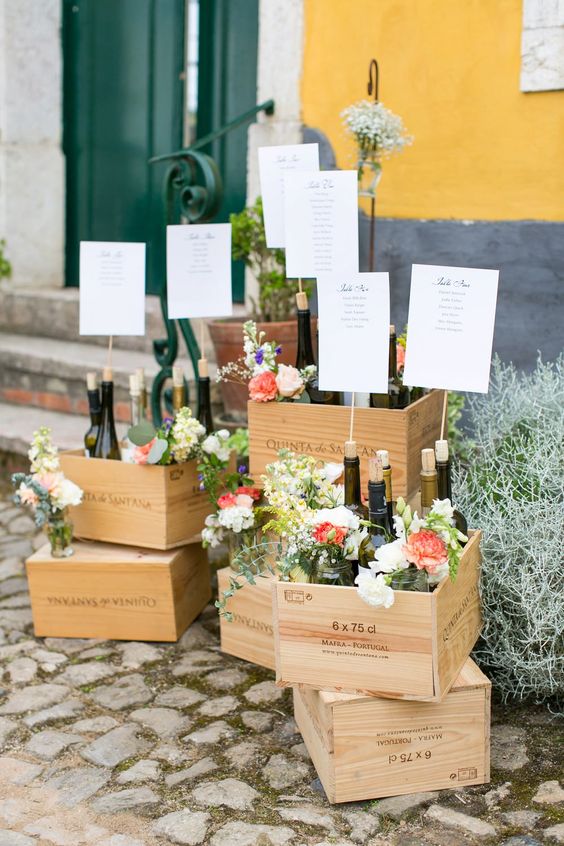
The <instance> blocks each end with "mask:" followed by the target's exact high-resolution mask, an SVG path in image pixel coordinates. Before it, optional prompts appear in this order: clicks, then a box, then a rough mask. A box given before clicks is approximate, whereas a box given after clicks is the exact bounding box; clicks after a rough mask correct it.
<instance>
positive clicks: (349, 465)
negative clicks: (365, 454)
mask: <svg viewBox="0 0 564 846" xmlns="http://www.w3.org/2000/svg"><path fill="white" fill-rule="evenodd" d="M345 505H358V506H362V499H361V497H360V460H359V458H358V456H357V457H356V458H345Z"/></svg>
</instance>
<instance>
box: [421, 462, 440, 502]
mask: <svg viewBox="0 0 564 846" xmlns="http://www.w3.org/2000/svg"><path fill="white" fill-rule="evenodd" d="M420 479H421V516H422V517H426V516H427V514H428V513H429V511H430V510H431V508H432V507H433V500H434V499H438V498H439V491H438V486H437V468H436V467H435V450H434V449H422V450H421V476H420Z"/></svg>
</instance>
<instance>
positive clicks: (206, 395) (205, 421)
mask: <svg viewBox="0 0 564 846" xmlns="http://www.w3.org/2000/svg"><path fill="white" fill-rule="evenodd" d="M198 420H199V421H200V423H201V424H202V426H203V427H204V429H205V430H206V434H207V435H211V433H212V432H213V430H214V425H213V416H212V409H211V396H210V374H209V370H208V360H207V358H201V359H200V360H199V361H198Z"/></svg>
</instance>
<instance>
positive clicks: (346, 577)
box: [314, 559, 354, 587]
mask: <svg viewBox="0 0 564 846" xmlns="http://www.w3.org/2000/svg"><path fill="white" fill-rule="evenodd" d="M314 582H315V584H316V585H335V586H339V587H352V586H353V585H354V574H353V569H352V567H351V562H350V561H347V560H346V559H341V560H337V561H326V562H324V563H323V564H318V565H317V568H316V571H315V579H314Z"/></svg>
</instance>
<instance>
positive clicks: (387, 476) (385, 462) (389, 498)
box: [376, 449, 394, 529]
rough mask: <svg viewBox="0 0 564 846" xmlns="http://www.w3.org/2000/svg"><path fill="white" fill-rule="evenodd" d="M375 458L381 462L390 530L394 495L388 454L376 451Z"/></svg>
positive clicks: (385, 450) (384, 450) (384, 451)
mask: <svg viewBox="0 0 564 846" xmlns="http://www.w3.org/2000/svg"><path fill="white" fill-rule="evenodd" d="M376 457H377V458H379V459H380V461H381V462H382V472H383V474H384V484H385V485H386V502H387V504H388V522H389V524H390V529H393V526H394V494H393V489H392V468H391V466H390V453H389V452H388V450H387V449H378V450H376Z"/></svg>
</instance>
